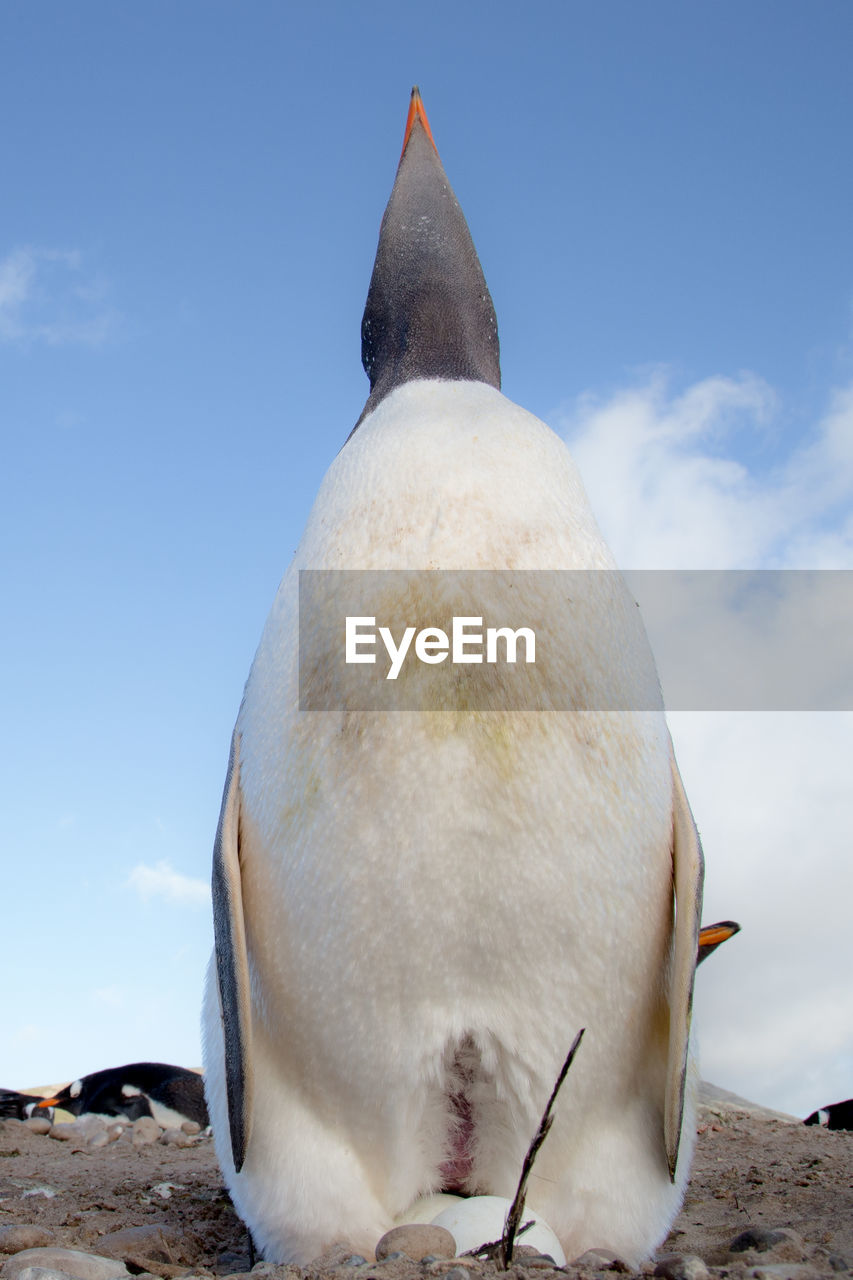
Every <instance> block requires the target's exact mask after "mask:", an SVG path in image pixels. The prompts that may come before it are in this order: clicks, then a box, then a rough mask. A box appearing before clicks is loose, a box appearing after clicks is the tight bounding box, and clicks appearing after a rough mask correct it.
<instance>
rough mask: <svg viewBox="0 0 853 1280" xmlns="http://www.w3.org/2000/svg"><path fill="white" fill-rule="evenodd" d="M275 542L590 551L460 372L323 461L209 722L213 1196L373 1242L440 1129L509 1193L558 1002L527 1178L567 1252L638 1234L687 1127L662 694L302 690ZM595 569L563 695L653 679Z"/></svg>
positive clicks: (262, 1232) (290, 1235) (454, 560)
mask: <svg viewBox="0 0 853 1280" xmlns="http://www.w3.org/2000/svg"><path fill="white" fill-rule="evenodd" d="M301 568H309V569H359V570H365V569H407V570H412V569H423V570H428V569H441V570H450V569H454V570H455V569H469V570H470V569H514V570H531V569H533V570H553V569H599V570H610V569H612V568H613V562H612V559H611V557H610V554H609V552H608V551H607V548H606V546H605V545H604V543H603V540H602V539H601V536H600V534H599V532H598V530H597V528H596V525H595V522H594V520H593V518H592V516H591V514H590V512H589V508H588V505H587V501H586V498H585V495H584V493H583V490H582V487H581V485H580V481H579V479H578V477H577V474H576V472H575V469H574V465H573V463H572V462H571V459H570V457H569V455H568V453H567V451H566V449H565V447H564V446H563V444H562V443H561V442H560V441H559V439H558V438H557V437H556V436H555V435H554V434H553V433H552V432H551V431H550V430H549V429H548V428H547V427H546V426H545V425H544V424H543V423H541V422H539V421H538V420H537V419H536V418H534V417H532V415H530V414H528V413H526V412H525V411H524V410H522V409H520V408H518V407H517V406H515V405H513V404H511V403H510V402H509V401H508V400H506V399H505V398H504V397H503V396H502V395H501V394H500V393H499V392H498V391H495V390H494V389H493V388H491V387H488V386H486V385H484V384H481V383H459V382H438V381H434V382H433V381H419V382H411V383H408V384H406V385H405V386H403V387H401V388H399V389H397V390H395V391H394V392H392V393H391V394H390V395H388V396H387V397H386V398H385V399H384V400H383V401H382V402H381V403H380V405H379V406H378V408H377V409H376V410H375V411H374V412H373V413H372V414H371V415H370V416H368V417H367V418H366V419H365V420H364V421H363V423H362V424H361V426H360V427H359V430H358V432H357V433H356V434H355V436H354V437H353V438H352V439H351V441H350V442H349V443H348V444H347V446H346V447H345V449H344V450H343V451H342V452H341V453H340V454H339V455H338V457H337V459H336V460H335V462H334V463H333V465H332V467H331V468H330V470H329V473H328V475H327V477H326V479H325V481H324V483H323V485H322V487H321V490H320V493H319V495H318V497H317V500H316V503H315V505H314V508H313V511H312V514H311V516H310V518H309V521H308V525H307V528H306V531H305V535H304V537H303V540H302V543H301V544H300V547H299V549H298V551H297V553H296V558H295V561H294V565H293V566H292V567H291V569H290V570H289V572H288V573H287V575H286V576H285V578H284V580H283V582H282V584H281V587H280V589H279V593H278V596H277V598H276V601H275V604H274V606H273V609H272V612H271V614H270V618H269V620H268V622H267V626H266V629H265V631H264V635H263V637H262V640H261V644H260V647H259V649H258V653H257V655H256V658H255V662H254V664H253V667H252V670H251V673H250V676H249V680H248V683H247V686H246V690H245V695H244V699H243V704H242V706H241V710H240V714H239V717H238V722H237V728H236V730H235V742H238V743H239V790H240V809H239V840H240V851H239V861H240V873H241V877H242V888H241V892H242V909H243V913H244V918H245V935H246V948H247V953H248V966H249V972H250V975H251V1037H252V1064H251V1067H252V1076H253V1087H252V1095H251V1096H252V1103H251V1108H250V1110H251V1115H250V1117H249V1124H250V1126H251V1139H250V1141H249V1143H248V1149H247V1152H246V1158H245V1163H244V1164H243V1165H242V1168H241V1169H240V1171H239V1172H235V1168H234V1161H233V1160H232V1157H231V1148H230V1143H229V1136H228V1135H229V1121H228V1106H227V1100H226V1079H225V1077H226V1070H225V1052H226V1050H225V1047H224V1046H223V1041H222V1030H221V1015H220V1004H219V997H218V993H217V983H216V974H215V971H214V968H213V966H212V967H211V971H210V976H209V980H208V990H207V996H206V1007H205V1040H206V1053H205V1060H206V1088H207V1091H208V1099H209V1105H210V1108H211V1119H212V1122H213V1126H214V1133H215V1135H216V1141H217V1151H218V1154H219V1158H220V1161H221V1163H222V1166H223V1170H224V1172H225V1175H226V1181H227V1182H228V1186H229V1189H230V1191H231V1193H232V1196H233V1198H234V1201H235V1204H236V1206H237V1208H238V1210H239V1212H240V1213H241V1215H242V1216H243V1217H244V1219H245V1220H246V1222H247V1224H248V1225H249V1227H250V1228H251V1230H252V1233H253V1235H254V1237H255V1240H256V1243H257V1244H258V1245H259V1246H260V1248H261V1249H262V1250H263V1252H264V1253H265V1255H266V1256H267V1257H269V1258H271V1259H273V1260H276V1261H289V1260H295V1261H306V1260H308V1259H310V1258H311V1257H313V1256H316V1254H317V1253H318V1252H319V1251H320V1250H321V1249H322V1248H323V1247H324V1246H325V1245H327V1244H329V1243H330V1242H331V1241H333V1240H337V1239H346V1240H348V1241H350V1243H351V1244H352V1245H353V1247H354V1248H357V1249H358V1250H359V1251H360V1252H362V1253H364V1254H365V1256H370V1251H371V1250H372V1248H373V1246H374V1245H375V1243H376V1241H377V1239H378V1238H379V1236H380V1235H381V1234H382V1233H383V1232H384V1231H385V1230H387V1229H388V1228H389V1227H390V1226H391V1225H392V1222H393V1220H394V1218H395V1217H397V1216H398V1215H399V1214H400V1213H401V1212H403V1211H404V1210H405V1208H406V1207H407V1205H409V1204H411V1203H412V1202H413V1201H414V1200H415V1199H416V1198H417V1197H418V1196H420V1195H423V1194H425V1193H428V1192H431V1191H436V1190H440V1189H441V1187H442V1183H443V1182H445V1181H446V1170H447V1168H448V1167H449V1163H452V1161H453V1159H454V1157H455V1156H459V1155H460V1152H461V1156H462V1159H461V1163H459V1162H457V1163H458V1167H460V1168H461V1169H462V1170H463V1173H464V1179H465V1189H466V1190H468V1191H472V1192H473V1191H479V1192H483V1193H491V1194H495V1195H503V1196H510V1197H511V1196H512V1194H513V1193H514V1190H515V1186H516V1183H517V1181H518V1176H519V1173H520V1167H521V1161H522V1159H523V1156H524V1153H525V1151H526V1148H527V1145H528V1143H529V1141H530V1138H531V1137H532V1134H533V1132H534V1131H535V1128H536V1125H537V1123H538V1120H539V1117H540V1115H541V1112H542V1110H543V1108H544V1105H545V1102H546V1101H547V1098H548V1095H549V1093H550V1090H551V1087H552V1085H553V1081H554V1078H555V1077H556V1074H557V1071H558V1070H559V1067H560V1065H561V1063H562V1060H563V1058H564V1057H565V1054H566V1052H567V1049H568V1047H569V1045H570V1043H571V1041H572V1039H573V1037H574V1035H575V1033H576V1032H577V1031H578V1029H579V1028H580V1027H581V1026H585V1027H586V1028H587V1031H586V1036H585V1039H584V1042H583V1046H582V1049H581V1051H580V1053H579V1054H578V1057H577V1058H576V1060H575V1063H574V1065H573V1067H572V1070H571V1073H570V1075H569V1078H568V1080H567V1082H566V1084H565V1086H564V1089H563V1093H562V1095H561V1101H560V1104H559V1108H558V1115H557V1119H556V1122H555V1125H554V1128H553V1130H552V1132H551V1134H550V1136H549V1138H548V1140H547V1142H546V1144H545V1145H544V1147H543V1148H542V1150H541V1152H540V1154H539V1157H538V1158H537V1163H536V1166H535V1172H534V1175H533V1177H532V1179H531V1182H530V1186H529V1191H528V1202H529V1204H530V1207H531V1208H533V1209H535V1210H537V1211H538V1212H539V1213H541V1214H542V1216H543V1217H545V1218H546V1220H547V1221H548V1222H549V1223H550V1225H551V1226H552V1227H553V1228H554V1230H555V1231H556V1232H557V1234H558V1235H559V1236H560V1239H561V1242H562V1244H563V1247H564V1248H565V1250H566V1254H567V1256H568V1257H569V1258H572V1257H576V1256H578V1255H579V1254H580V1253H582V1252H583V1251H584V1250H585V1249H587V1248H590V1247H608V1248H610V1249H612V1250H613V1251H614V1252H616V1253H617V1254H619V1255H620V1256H622V1257H623V1258H625V1259H626V1260H628V1261H637V1260H639V1259H640V1258H641V1257H642V1256H644V1255H645V1254H647V1253H648V1252H649V1251H650V1250H651V1249H653V1248H654V1246H655V1245H656V1244H657V1243H658V1242H659V1241H660V1239H662V1238H663V1236H664V1235H665V1233H666V1230H667V1228H668V1226H669V1224H670V1221H671V1219H672V1217H673V1216H674V1214H675V1212H676V1211H677V1208H678V1204H679V1203H680V1199H681V1195H682V1194H683V1182H684V1180H685V1179H686V1174H687V1166H688V1158H687V1157H689V1148H690V1146H691V1144H692V1135H693V1131H694V1127H695V1126H694V1124H693V1109H692V1105H693V1104H692V1101H691V1099H690V1098H689V1097H688V1105H687V1111H686V1115H685V1122H684V1126H683V1134H684V1135H686V1136H685V1137H684V1138H683V1141H682V1144H681V1146H682V1152H681V1154H682V1157H683V1158H680V1159H679V1164H678V1176H677V1177H676V1180H675V1182H672V1181H671V1180H670V1176H669V1171H668V1168H667V1154H666V1150H665V1147H664V1141H663V1136H662V1135H663V1129H664V1118H663V1112H664V1105H665V1097H666V1093H667V1072H668V1065H667V1064H668V1052H669V1051H668V1042H669V1038H670V970H669V964H670V947H671V939H672V876H673V870H672V830H673V803H674V802H673V778H672V762H671V747H670V743H669V737H668V733H667V730H666V725H665V721H664V717H663V713H662V710H652V711H631V710H624V711H597V710H584V711H576V712H571V713H562V714H561V713H559V712H554V711H542V710H534V711H499V710H489V711H477V710H474V711H470V712H467V713H464V714H458V713H454V712H447V711H420V712H370V711H365V712H351V711H350V712H347V711H344V710H329V711H308V712H305V711H303V712H300V711H299V710H298V703H299V693H298V652H297V650H298V644H297V638H298V610H297V604H298V571H299V569H301ZM522 576H523V575H522ZM601 578H602V581H606V582H607V588H606V591H605V596H606V599H605V600H604V602H603V605H602V607H605V606H607V605H608V602H609V603H610V604H611V605H612V607H613V609H614V615H613V616H614V626H613V632H612V646H613V651H612V652H607V651H606V650H607V646H606V644H605V646H604V648H605V651H604V652H602V651H601V647H600V646H599V647H596V646H589V647H587V648H584V645H583V643H582V639H578V643H577V644H574V645H572V646H571V649H570V651H569V652H568V653H567V656H566V660H565V662H563V663H562V664H559V665H558V667H557V669H556V670H557V675H556V676H554V675H553V674H552V676H551V678H552V679H558V680H560V681H562V682H565V683H566V684H567V685H569V686H571V688H576V689H577V690H578V691H580V694H579V696H580V695H582V697H583V698H584V699H586V701H583V702H582V705H595V702H594V699H593V702H592V704H590V702H589V697H590V691H592V693H593V694H594V693H595V691H596V690H597V688H598V686H599V684H601V683H602V682H604V683H607V682H608V681H612V680H614V679H616V680H622V681H623V682H624V687H622V688H621V689H620V690H619V700H618V701H617V705H620V706H625V707H631V706H650V705H651V706H659V705H660V704H659V694H657V692H656V691H657V682H656V675H655V671H654V664H653V661H652V659H651V656H650V654H649V653H648V651H647V649H646V648H645V647H643V646H642V645H640V646H638V647H636V649H635V651H633V652H628V653H625V652H624V648H625V642H624V634H625V633H624V632H623V631H622V629H621V627H620V618H622V617H623V616H624V617H627V616H628V615H627V613H626V612H625V611H626V610H629V609H631V608H633V605H632V603H631V602H630V601H628V599H627V596H626V595H625V594H624V589H622V588H621V587H620V586H619V584H618V577H617V575H615V574H613V575H610V574H602V575H601ZM530 583H531V587H530V591H531V593H532V594H531V598H530V601H529V604H530V608H531V610H532V611H534V612H536V611H538V612H539V613H540V614H541V613H542V612H543V611H544V610H545V609H546V607H548V606H549V603H550V602H548V601H547V600H543V599H537V598H536V592H537V591H539V590H541V580H540V579H539V578H538V576H537V575H533V574H531V575H530ZM428 589H429V588H428V585H427V586H425V587H424V590H427V591H428ZM608 593H609V594H608ZM614 672H616V673H618V674H616V675H614ZM570 691H571V690H570ZM557 692H558V693H559V695H560V697H559V698H557V702H558V703H560V704H561V705H564V701H562V702H561V699H563V700H564V698H565V696H566V689H561V690H558V691H557ZM650 699H651V701H650ZM460 1097H461V1098H462V1099H463V1101H462V1103H461V1104H460V1102H459V1099H460ZM460 1106H461V1108H462V1110H461V1111H460ZM460 1115H462V1116H464V1122H463V1120H460Z"/></svg>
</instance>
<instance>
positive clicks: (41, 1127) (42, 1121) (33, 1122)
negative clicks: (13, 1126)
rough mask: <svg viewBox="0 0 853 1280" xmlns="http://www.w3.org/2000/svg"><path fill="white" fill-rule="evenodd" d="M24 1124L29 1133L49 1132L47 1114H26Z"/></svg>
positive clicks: (50, 1126)
mask: <svg viewBox="0 0 853 1280" xmlns="http://www.w3.org/2000/svg"><path fill="white" fill-rule="evenodd" d="M24 1124H25V1125H26V1126H27V1128H28V1129H29V1131H30V1133H50V1130H51V1128H52V1123H51V1121H50V1120H48V1118H47V1116H28V1118H27V1119H26V1120H25V1121H24Z"/></svg>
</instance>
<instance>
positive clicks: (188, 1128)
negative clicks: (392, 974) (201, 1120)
mask: <svg viewBox="0 0 853 1280" xmlns="http://www.w3.org/2000/svg"><path fill="white" fill-rule="evenodd" d="M181 1128H182V1129H183V1131H184V1133H188V1134H189V1135H190V1137H192V1136H193V1135H194V1134H196V1133H201V1125H200V1124H196V1122H195V1120H185V1121H184V1122H183V1124H182V1125H181Z"/></svg>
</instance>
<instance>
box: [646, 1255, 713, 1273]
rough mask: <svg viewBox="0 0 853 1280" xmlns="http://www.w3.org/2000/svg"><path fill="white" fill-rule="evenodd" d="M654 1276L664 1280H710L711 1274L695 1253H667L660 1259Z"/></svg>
mask: <svg viewBox="0 0 853 1280" xmlns="http://www.w3.org/2000/svg"><path fill="white" fill-rule="evenodd" d="M654 1274H655V1275H656V1276H663V1277H664V1280H708V1277H709V1275H710V1272H709V1271H708V1268H707V1267H706V1266H705V1263H704V1262H703V1261H702V1259H701V1258H697V1257H696V1255H695V1253H665V1254H663V1255H662V1256H661V1257H660V1258H658V1260H657V1264H656V1266H655V1270H654Z"/></svg>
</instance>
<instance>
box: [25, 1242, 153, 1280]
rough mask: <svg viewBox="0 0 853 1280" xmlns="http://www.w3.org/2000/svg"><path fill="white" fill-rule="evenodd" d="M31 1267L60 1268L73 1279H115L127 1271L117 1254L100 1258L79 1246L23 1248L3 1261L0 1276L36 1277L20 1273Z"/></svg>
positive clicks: (32, 1279)
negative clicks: (112, 1256)
mask: <svg viewBox="0 0 853 1280" xmlns="http://www.w3.org/2000/svg"><path fill="white" fill-rule="evenodd" d="M28 1270H32V1271H45V1270H46V1271H61V1272H62V1273H63V1275H66V1276H73V1277H74V1280H117V1278H118V1277H119V1276H122V1277H123V1276H127V1275H129V1274H130V1273H129V1272H128V1270H127V1267H126V1266H125V1265H124V1263H123V1262H120V1261H119V1260H118V1259H117V1258H102V1257H100V1256H99V1255H98V1254H93V1253H83V1252H82V1251H81V1250H80V1249H50V1248H47V1249H24V1250H22V1252H20V1253H16V1254H14V1256H13V1257H11V1258H8V1259H7V1261H6V1262H4V1263H3V1267H2V1270H0V1275H2V1278H3V1280H39V1277H36V1276H26V1275H23V1274H22V1273H24V1272H26V1271H28Z"/></svg>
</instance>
